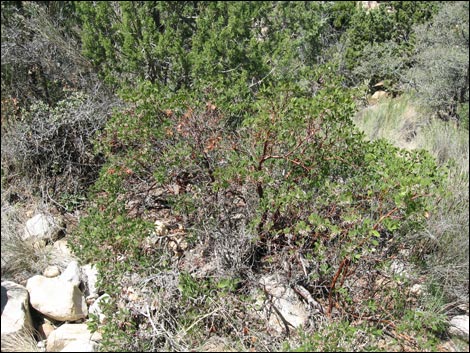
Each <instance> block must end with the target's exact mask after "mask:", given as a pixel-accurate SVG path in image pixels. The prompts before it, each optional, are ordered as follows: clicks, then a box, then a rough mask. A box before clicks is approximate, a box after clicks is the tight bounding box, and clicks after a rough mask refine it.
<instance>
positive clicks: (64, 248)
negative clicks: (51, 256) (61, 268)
mask: <svg viewBox="0 0 470 353" xmlns="http://www.w3.org/2000/svg"><path fill="white" fill-rule="evenodd" d="M53 246H54V248H56V249H57V250H59V252H61V253H62V254H64V255H65V256H66V257H70V256H72V252H71V251H70V248H69V246H68V245H67V239H59V240H57V241H56V242H54V245H53Z"/></svg>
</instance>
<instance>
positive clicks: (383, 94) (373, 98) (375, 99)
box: [369, 91, 388, 104]
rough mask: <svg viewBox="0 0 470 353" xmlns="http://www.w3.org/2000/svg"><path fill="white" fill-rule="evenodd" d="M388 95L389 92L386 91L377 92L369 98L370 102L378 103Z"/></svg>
mask: <svg viewBox="0 0 470 353" xmlns="http://www.w3.org/2000/svg"><path fill="white" fill-rule="evenodd" d="M387 97H388V93H387V92H385V91H377V92H375V93H374V94H373V95H372V96H371V97H370V99H369V104H376V103H377V102H379V101H381V100H383V99H385V98H387Z"/></svg>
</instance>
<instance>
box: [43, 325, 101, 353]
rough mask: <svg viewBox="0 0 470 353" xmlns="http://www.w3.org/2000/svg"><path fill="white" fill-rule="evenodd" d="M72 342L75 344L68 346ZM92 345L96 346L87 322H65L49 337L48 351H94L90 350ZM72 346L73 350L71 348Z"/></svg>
mask: <svg viewBox="0 0 470 353" xmlns="http://www.w3.org/2000/svg"><path fill="white" fill-rule="evenodd" d="M71 343H73V345H72V346H68V345H69V344H71ZM91 345H93V347H94V341H93V340H92V334H91V332H90V331H89V330H88V327H87V324H63V325H62V326H60V327H59V328H57V330H55V331H54V332H52V333H51V334H50V336H49V338H48V339H47V351H48V352H93V350H88V349H90V347H91ZM72 347H73V350H70V349H72ZM80 347H83V348H80ZM63 349H67V350H65V351H64V350H63ZM82 349H84V350H82Z"/></svg>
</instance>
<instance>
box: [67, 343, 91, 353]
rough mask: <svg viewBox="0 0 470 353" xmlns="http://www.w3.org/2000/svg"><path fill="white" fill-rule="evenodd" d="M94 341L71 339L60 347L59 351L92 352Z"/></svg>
mask: <svg viewBox="0 0 470 353" xmlns="http://www.w3.org/2000/svg"><path fill="white" fill-rule="evenodd" d="M95 350H96V343H94V342H88V341H72V342H70V343H67V345H66V346H65V347H64V348H62V349H61V350H60V351H61V352H94V351H95Z"/></svg>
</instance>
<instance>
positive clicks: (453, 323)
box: [449, 315, 468, 343]
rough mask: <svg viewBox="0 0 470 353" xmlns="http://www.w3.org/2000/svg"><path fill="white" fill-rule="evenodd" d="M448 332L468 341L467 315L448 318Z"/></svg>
mask: <svg viewBox="0 0 470 353" xmlns="http://www.w3.org/2000/svg"><path fill="white" fill-rule="evenodd" d="M449 334H450V335H451V336H456V337H459V338H461V339H463V340H464V341H466V342H467V343H468V315H457V316H454V317H453V318H452V319H451V320H450V325H449Z"/></svg>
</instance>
